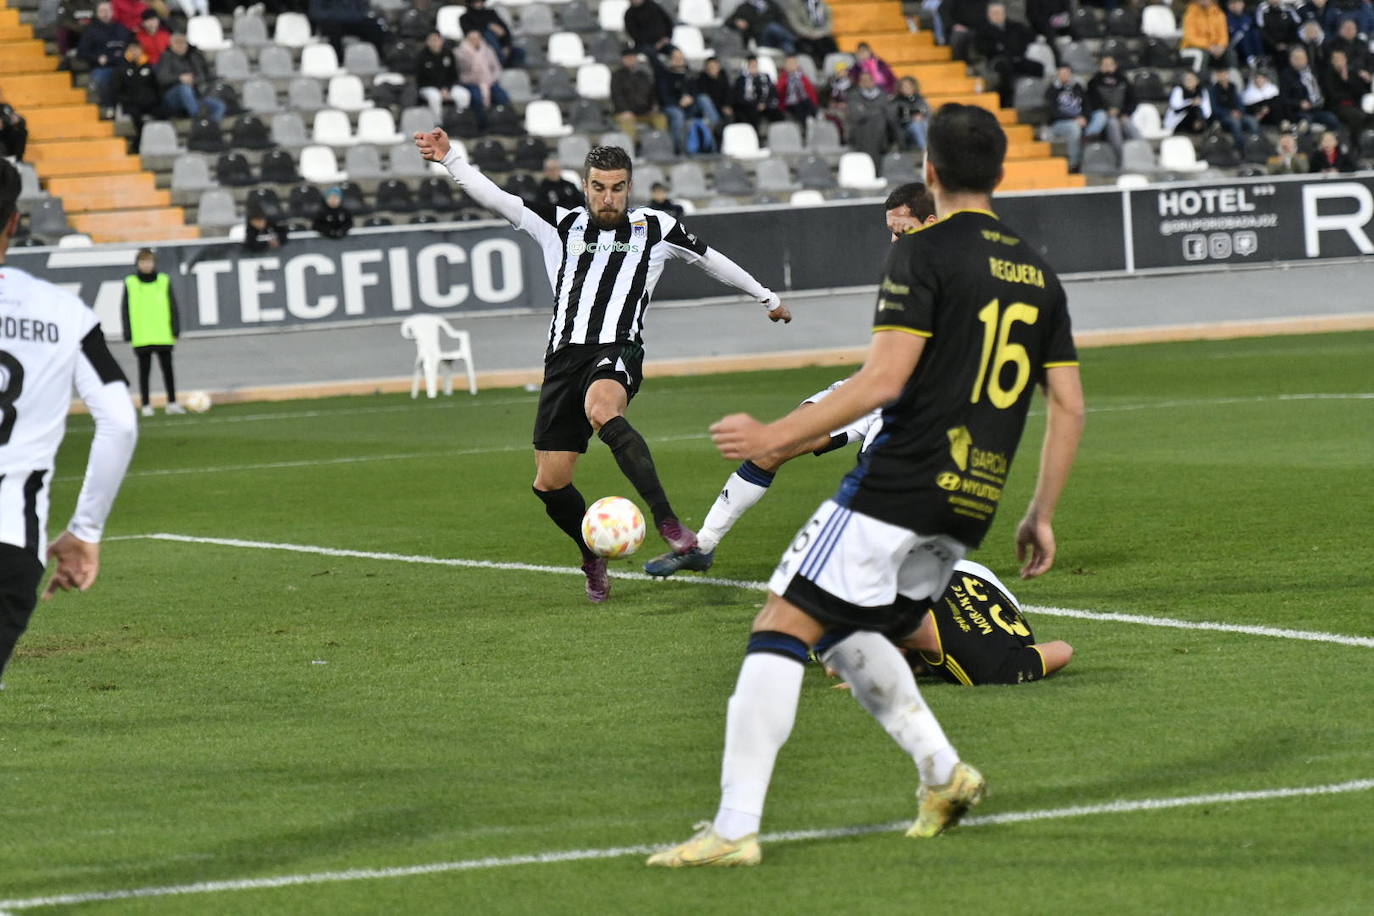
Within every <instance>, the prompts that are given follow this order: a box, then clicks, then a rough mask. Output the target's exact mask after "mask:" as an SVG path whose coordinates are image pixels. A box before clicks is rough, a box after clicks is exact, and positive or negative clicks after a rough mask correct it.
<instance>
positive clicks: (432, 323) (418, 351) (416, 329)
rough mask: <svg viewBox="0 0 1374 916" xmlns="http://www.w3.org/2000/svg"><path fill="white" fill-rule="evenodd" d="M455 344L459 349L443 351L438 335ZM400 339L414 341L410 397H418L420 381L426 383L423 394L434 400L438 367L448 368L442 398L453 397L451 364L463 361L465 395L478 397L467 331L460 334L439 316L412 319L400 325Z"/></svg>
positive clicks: (437, 381) (422, 316)
mask: <svg viewBox="0 0 1374 916" xmlns="http://www.w3.org/2000/svg"><path fill="white" fill-rule="evenodd" d="M441 333H442V334H445V335H447V336H448V337H449V338H450V339H451V340H456V341H457V342H458V345H457V346H456V347H454V348H453V349H451V350H445V349H443V347H442V345H441V343H440V334H441ZM401 336H402V337H404V338H405V339H406V340H413V341H415V374H414V375H413V376H412V377H411V380H410V396H411V397H412V398H417V397H419V396H420V378H421V376H423V377H424V380H425V394H426V395H428V396H429V397H431V398H432V397H434V396H435V395H436V394H437V392H436V390H435V389H436V388H437V387H438V383H439V366H440V365H446V366H447V367H448V375H447V376H446V377H445V379H444V394H446V395H451V394H453V370H454V366H453V364H454V363H455V362H457V361H458V360H462V361H463V365H464V366H465V367H466V369H467V374H468V393H469V394H476V393H477V372H476V371H475V370H474V369H473V368H472V337H471V335H469V334H468V332H467V331H460V330H458V329H457V328H455V327H453V325H451V324H449V323H448V321H446V320H445V319H443V318H441V317H439V316H438V315H411V316H410V317H409V318H407V319H406V320H405V321H403V322H401Z"/></svg>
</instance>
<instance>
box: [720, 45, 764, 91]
mask: <svg viewBox="0 0 1374 916" xmlns="http://www.w3.org/2000/svg"><path fill="white" fill-rule="evenodd" d="M706 53H707V55H708V56H709V55H710V53H711V52H710V50H709V49H708V50H707V52H706ZM757 60H758V62H759V72H760V73H762V74H763V75H764V76H766V77H768V78H769V79H770V80H772V81H773V85H775V86H776V85H777V83H778V62H777V61H775V60H774V59H773V58H772V57H770V56H768V55H767V54H760V55H759V56H758V58H757Z"/></svg>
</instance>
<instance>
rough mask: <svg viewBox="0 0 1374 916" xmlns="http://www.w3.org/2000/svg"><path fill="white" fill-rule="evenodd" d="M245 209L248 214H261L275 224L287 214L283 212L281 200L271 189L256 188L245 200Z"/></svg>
mask: <svg viewBox="0 0 1374 916" xmlns="http://www.w3.org/2000/svg"><path fill="white" fill-rule="evenodd" d="M243 209H244V211H245V212H247V213H261V214H263V215H264V216H266V217H267V218H268V219H270V220H272V221H273V222H277V221H278V220H280V219H281V218H282V217H283V216H285V215H286V214H285V213H284V212H283V211H282V206H281V198H279V197H278V196H277V192H276V191H274V190H272V189H271V188H254V189H253V190H251V191H249V192H248V195H247V196H246V197H245V198H244V199H243Z"/></svg>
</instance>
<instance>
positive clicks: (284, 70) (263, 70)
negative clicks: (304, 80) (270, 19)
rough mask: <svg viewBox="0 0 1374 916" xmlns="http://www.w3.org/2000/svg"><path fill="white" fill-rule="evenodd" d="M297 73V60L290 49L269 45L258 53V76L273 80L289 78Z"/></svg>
mask: <svg viewBox="0 0 1374 916" xmlns="http://www.w3.org/2000/svg"><path fill="white" fill-rule="evenodd" d="M295 75H296V62H295V60H294V59H293V58H292V57H291V52H290V51H289V50H288V49H286V48H283V47H279V46H278V45H268V46H267V47H265V48H263V49H262V53H261V54H259V55H258V76H261V77H263V78H264V79H271V80H289V79H291V78H292V77H294V76H295Z"/></svg>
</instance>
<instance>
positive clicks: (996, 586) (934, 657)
mask: <svg viewBox="0 0 1374 916" xmlns="http://www.w3.org/2000/svg"><path fill="white" fill-rule="evenodd" d="M930 614H931V617H932V620H933V623H934V625H935V638H936V640H938V642H939V647H940V650H939V651H938V652H936V653H930V652H926V651H913V653H912V655H911V656H910V657H911V660H912V661H913V662H914V661H916V660H917V659H918V658H919V659H920V661H921V662H923V663H924V664H925V666H926V668H927V669H929V671H930V672H931V673H932V674H936V675H939V676H940V677H942V678H944V679H945V680H947V681H951V682H953V683H955V684H964V685H966V686H970V687H971V686H976V685H979V684H1021V683H1025V682H1026V681H1038V680H1040V679H1041V678H1042V677H1044V676H1045V660H1044V658H1043V657H1042V656H1041V655H1040V650H1039V649H1035V648H1032V646H1031V644H1032V643H1034V642H1035V636H1034V634H1032V633H1031V628H1030V624H1028V623H1026V619H1025V618H1024V617H1022V616H1021V608H1020V606H1019V605H1018V604H1017V603H1016V598H1015V597H1014V596H1013V595H1012V594H1011V592H1009V591H1008V590H1007V588H1006V586H1004V585H1003V584H1002V583H1001V581H1000V580H999V579H998V578H997V576H995V575H993V573H992V571H991V570H990V569H988V568H987V567H985V566H980V565H978V564H977V563H970V562H968V561H967V560H961V561H959V562H958V563H956V564H955V566H954V576H953V577H952V578H951V579H950V580H949V585H948V586H946V587H945V591H944V593H943V594H942V595H940V597H939V599H938V600H936V601H935V603H934V604H933V605H932V607H931V610H930Z"/></svg>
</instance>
